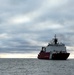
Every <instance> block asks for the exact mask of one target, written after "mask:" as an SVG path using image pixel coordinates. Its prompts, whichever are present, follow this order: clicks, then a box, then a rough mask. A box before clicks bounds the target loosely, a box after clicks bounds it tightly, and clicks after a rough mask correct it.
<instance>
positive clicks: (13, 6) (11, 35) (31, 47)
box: [0, 0, 74, 52]
mask: <svg viewBox="0 0 74 75" xmlns="http://www.w3.org/2000/svg"><path fill="white" fill-rule="evenodd" d="M73 3H74V1H73V0H65V1H62V0H56V1H54V0H46V1H45V0H12V1H11V0H2V1H0V48H1V49H0V52H23V51H24V52H30V51H37V50H38V51H39V50H40V48H41V46H44V45H47V43H48V42H49V40H51V38H53V37H54V34H57V37H59V39H60V40H62V41H63V42H64V43H65V44H66V45H67V46H72V47H73V44H74V42H73V38H74V35H73V34H74V29H73V28H74V22H73V20H74V4H73Z"/></svg>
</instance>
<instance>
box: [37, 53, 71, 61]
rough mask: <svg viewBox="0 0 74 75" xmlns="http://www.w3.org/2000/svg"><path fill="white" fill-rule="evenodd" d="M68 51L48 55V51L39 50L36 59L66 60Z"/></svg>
mask: <svg viewBox="0 0 74 75" xmlns="http://www.w3.org/2000/svg"><path fill="white" fill-rule="evenodd" d="M69 55H70V53H53V54H52V57H50V52H41V53H39V55H38V59H47V60H66V59H67V58H68V57H69Z"/></svg>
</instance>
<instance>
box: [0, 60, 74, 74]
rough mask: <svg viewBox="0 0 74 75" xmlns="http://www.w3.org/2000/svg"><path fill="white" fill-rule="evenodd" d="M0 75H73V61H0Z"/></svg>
mask: <svg viewBox="0 0 74 75" xmlns="http://www.w3.org/2000/svg"><path fill="white" fill-rule="evenodd" d="M0 75H74V60H73V59H68V60H63V61H60V60H38V59H0Z"/></svg>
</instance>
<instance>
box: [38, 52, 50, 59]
mask: <svg viewBox="0 0 74 75" xmlns="http://www.w3.org/2000/svg"><path fill="white" fill-rule="evenodd" d="M49 56H50V52H47V53H45V52H41V53H39V55H38V59H50V57H49Z"/></svg>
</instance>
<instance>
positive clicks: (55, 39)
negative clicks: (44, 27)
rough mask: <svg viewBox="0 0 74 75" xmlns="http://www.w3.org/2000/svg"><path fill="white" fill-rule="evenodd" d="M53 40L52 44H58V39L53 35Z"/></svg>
mask: <svg viewBox="0 0 74 75" xmlns="http://www.w3.org/2000/svg"><path fill="white" fill-rule="evenodd" d="M54 37H55V38H54V43H55V44H57V42H58V39H57V38H56V34H55V36H54Z"/></svg>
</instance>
